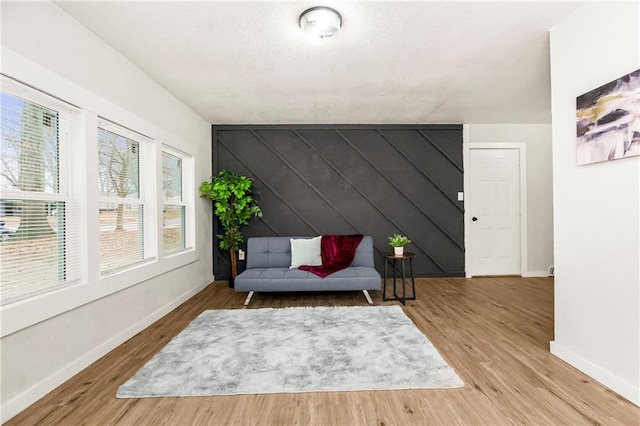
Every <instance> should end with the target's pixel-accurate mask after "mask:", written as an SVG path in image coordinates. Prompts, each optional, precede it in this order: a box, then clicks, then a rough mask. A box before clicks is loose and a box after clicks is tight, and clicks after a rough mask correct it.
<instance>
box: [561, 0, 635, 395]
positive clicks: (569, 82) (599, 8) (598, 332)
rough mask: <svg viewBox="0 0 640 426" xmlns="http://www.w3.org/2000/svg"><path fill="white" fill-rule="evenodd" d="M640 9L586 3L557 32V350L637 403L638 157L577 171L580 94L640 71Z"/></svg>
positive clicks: (582, 167)
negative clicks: (577, 113)
mask: <svg viewBox="0 0 640 426" xmlns="http://www.w3.org/2000/svg"><path fill="white" fill-rule="evenodd" d="M639 9H640V4H639V3H638V2H627V3H613V2H607V3H585V4H584V5H583V6H581V7H580V8H579V9H578V10H576V11H575V12H574V13H573V14H572V15H570V16H569V17H568V18H566V19H565V20H564V21H563V22H561V23H560V24H558V25H557V26H555V27H554V28H553V29H552V30H551V81H552V85H551V91H552V117H553V175H554V228H555V236H554V239H555V266H556V274H555V275H556V279H555V340H554V341H553V342H551V352H552V353H553V354H555V355H557V356H558V357H560V358H562V359H563V360H565V361H566V362H568V363H569V364H572V365H573V366H575V367H576V368H578V369H580V370H582V371H584V372H585V373H587V374H588V375H590V376H591V377H593V378H594V379H596V380H598V381H599V382H601V383H602V384H604V385H606V386H608V387H609V388H611V389H612V390H614V391H616V392H617V393H619V394H621V395H622V396H624V397H625V398H627V399H629V400H631V401H632V402H634V403H635V404H638V405H640V157H634V158H629V159H623V160H616V161H610V162H606V163H599V164H592V165H588V166H580V167H578V166H576V97H577V96H579V95H581V94H583V93H585V92H588V91H590V90H592V89H594V88H596V87H599V86H601V85H603V84H605V83H608V82H610V81H612V80H614V79H616V78H618V77H621V76H622V75H625V74H627V73H629V72H631V71H634V70H637V69H638V68H640V23H639V21H640V15H639V14H640V10H639Z"/></svg>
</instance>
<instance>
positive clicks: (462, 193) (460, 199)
mask: <svg viewBox="0 0 640 426" xmlns="http://www.w3.org/2000/svg"><path fill="white" fill-rule="evenodd" d="M458 201H464V192H458Z"/></svg>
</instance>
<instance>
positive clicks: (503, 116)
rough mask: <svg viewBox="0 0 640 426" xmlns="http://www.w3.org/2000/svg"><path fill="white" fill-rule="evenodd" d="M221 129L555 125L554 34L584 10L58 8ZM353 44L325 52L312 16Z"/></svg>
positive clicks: (540, 5) (377, 5) (417, 5)
mask: <svg viewBox="0 0 640 426" xmlns="http://www.w3.org/2000/svg"><path fill="white" fill-rule="evenodd" d="M57 3H58V4H59V5H60V6H61V7H62V8H63V9H64V10H65V11H67V12H68V13H69V14H71V15H72V16H73V17H74V18H75V19H77V20H78V21H79V22H80V23H82V24H83V25H84V26H86V27H87V28H89V29H90V30H91V31H93V32H94V33H95V34H96V35H97V36H98V37H100V38H101V39H102V40H104V41H105V42H106V43H108V44H109V45H111V46H112V47H113V48H114V49H115V50H117V51H119V52H120V53H121V54H122V55H124V56H125V57H126V58H127V59H129V60H130V61H131V62H133V63H134V64H136V65H137V66H138V67H139V68H141V69H142V70H143V71H144V72H146V73H147V74H148V75H149V76H150V77H151V78H152V79H154V80H155V81H156V82H158V83H159V84H160V85H162V86H163V87H165V88H166V89H167V90H168V91H170V92H171V93H173V94H174V95H175V96H176V97H177V98H179V99H180V100H182V101H183V102H184V103H185V104H187V105H189V106H190V107H191V108H192V109H193V110H195V111H196V112H198V113H199V114H200V115H202V116H203V117H204V118H205V119H207V120H208V121H210V122H211V123H213V124H243V123H251V124H278V123H296V124H297V123H549V122H550V121H551V113H550V108H551V106H550V103H551V102H550V81H549V41H548V33H547V31H548V30H549V29H550V28H551V27H552V26H554V25H555V24H556V23H557V22H559V21H560V20H561V19H562V18H564V17H565V16H567V15H568V14H570V13H571V12H572V11H573V10H575V8H576V7H578V5H579V4H580V3H581V2H557V1H556V2H520V3H515V2H478V1H475V2H425V1H414V2H391V1H388V2H368V1H358V2H349V1H347V2H338V1H320V2H307V1H288V2H271V1H261V2H213V1H210V2H75V1H74V2H65V1H58V2H57ZM318 5H323V6H331V7H334V8H335V9H337V10H338V11H339V12H340V13H341V15H342V18H343V26H342V31H341V33H340V34H339V35H338V36H336V37H334V38H333V39H331V40H328V41H327V42H326V43H323V44H320V45H314V44H311V43H309V42H308V40H307V39H305V38H304V37H303V34H302V32H301V30H300V29H299V27H298V18H299V15H300V13H301V12H302V11H304V10H305V9H307V8H309V7H312V6H318Z"/></svg>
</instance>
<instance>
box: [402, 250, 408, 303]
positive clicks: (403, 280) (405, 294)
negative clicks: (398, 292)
mask: <svg viewBox="0 0 640 426" xmlns="http://www.w3.org/2000/svg"><path fill="white" fill-rule="evenodd" d="M401 262H402V304H403V305H406V304H407V288H406V287H407V286H406V282H407V278H406V276H405V272H404V259H402V260H401Z"/></svg>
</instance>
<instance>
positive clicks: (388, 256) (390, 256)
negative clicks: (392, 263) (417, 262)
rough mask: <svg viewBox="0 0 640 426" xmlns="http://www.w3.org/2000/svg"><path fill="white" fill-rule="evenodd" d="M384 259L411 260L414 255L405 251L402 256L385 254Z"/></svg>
mask: <svg viewBox="0 0 640 426" xmlns="http://www.w3.org/2000/svg"><path fill="white" fill-rule="evenodd" d="M384 257H386V258H387V259H412V258H414V257H416V254H415V253H411V252H410V251H405V252H404V253H403V254H402V256H396V255H395V254H393V253H389V254H385V255H384Z"/></svg>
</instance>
